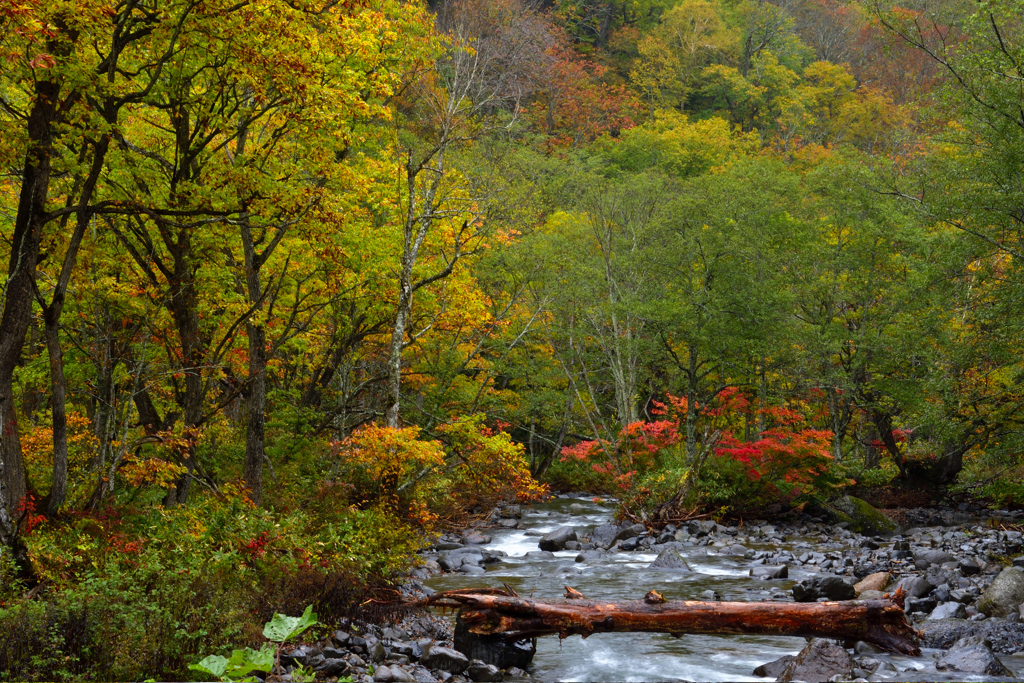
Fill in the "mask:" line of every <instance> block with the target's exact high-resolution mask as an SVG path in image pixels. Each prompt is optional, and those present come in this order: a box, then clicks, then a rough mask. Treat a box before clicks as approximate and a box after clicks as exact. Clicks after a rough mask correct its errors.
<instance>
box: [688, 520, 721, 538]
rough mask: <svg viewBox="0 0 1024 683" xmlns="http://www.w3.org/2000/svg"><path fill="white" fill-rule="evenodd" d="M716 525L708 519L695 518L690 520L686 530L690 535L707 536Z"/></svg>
mask: <svg viewBox="0 0 1024 683" xmlns="http://www.w3.org/2000/svg"><path fill="white" fill-rule="evenodd" d="M717 526H718V525H717V524H715V522H714V521H712V520H710V519H695V520H693V521H691V522H690V523H689V524H688V525H687V527H686V530H687V531H689V532H690V535H691V536H707V535H708V534H710V533H712V532H713V531H714V530H715V527H717Z"/></svg>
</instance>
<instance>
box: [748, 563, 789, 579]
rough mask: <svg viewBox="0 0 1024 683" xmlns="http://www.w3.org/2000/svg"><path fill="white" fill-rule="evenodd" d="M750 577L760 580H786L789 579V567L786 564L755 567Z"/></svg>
mask: <svg viewBox="0 0 1024 683" xmlns="http://www.w3.org/2000/svg"><path fill="white" fill-rule="evenodd" d="M750 575H751V576H753V577H755V578H758V579H785V578H788V577H789V567H788V566H787V565H784V564H777V565H765V566H763V567H754V568H753V569H751V570H750Z"/></svg>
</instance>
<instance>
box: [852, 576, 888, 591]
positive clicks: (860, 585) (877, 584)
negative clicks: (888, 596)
mask: <svg viewBox="0 0 1024 683" xmlns="http://www.w3.org/2000/svg"><path fill="white" fill-rule="evenodd" d="M891 581H892V574H890V573H889V572H875V573H874V574H868V575H867V576H865V577H864V578H863V579H861V580H860V581H858V582H857V583H855V584H853V592H854V593H856V594H857V595H860V594H861V593H863V592H864V591H884V590H885V587H886V586H888V585H889V583H890V582H891Z"/></svg>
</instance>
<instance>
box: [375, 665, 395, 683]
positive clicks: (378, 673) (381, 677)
mask: <svg viewBox="0 0 1024 683" xmlns="http://www.w3.org/2000/svg"><path fill="white" fill-rule="evenodd" d="M373 680H374V681H376V683H391V681H393V680H394V678H393V677H392V675H391V669H390V668H388V667H386V666H384V665H383V664H381V665H380V666H378V667H377V668H376V670H374V672H373Z"/></svg>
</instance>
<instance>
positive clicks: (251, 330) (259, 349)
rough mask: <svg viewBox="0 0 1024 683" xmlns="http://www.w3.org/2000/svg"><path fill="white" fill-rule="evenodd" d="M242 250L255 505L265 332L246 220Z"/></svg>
mask: <svg viewBox="0 0 1024 683" xmlns="http://www.w3.org/2000/svg"><path fill="white" fill-rule="evenodd" d="M240 229H241V237H242V251H243V253H244V255H245V285H246V290H247V293H248V295H249V301H250V302H252V303H253V305H255V306H256V309H255V310H254V311H253V312H252V317H250V318H249V320H248V321H247V322H246V324H245V330H246V335H247V336H248V337H249V396H248V406H247V410H246V412H247V415H246V430H245V474H244V477H245V485H246V487H247V488H248V489H249V498H250V499H251V500H252V502H253V503H255V504H256V505H259V504H260V502H261V501H262V499H263V461H264V459H265V458H266V453H265V451H264V444H263V439H264V431H265V425H266V407H267V334H266V329H265V328H264V327H263V321H262V320H260V319H259V318H258V316H259V315H260V313H261V312H262V311H263V306H262V304H261V303H259V302H261V301H262V299H263V288H262V286H261V283H260V268H261V267H262V265H263V263H262V259H260V258H259V257H258V256H257V255H256V248H255V244H254V242H253V236H252V229H251V227H250V226H249V222H248V221H247V220H246V221H242V222H241V228H240ZM254 318H256V319H255V320H254Z"/></svg>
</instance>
